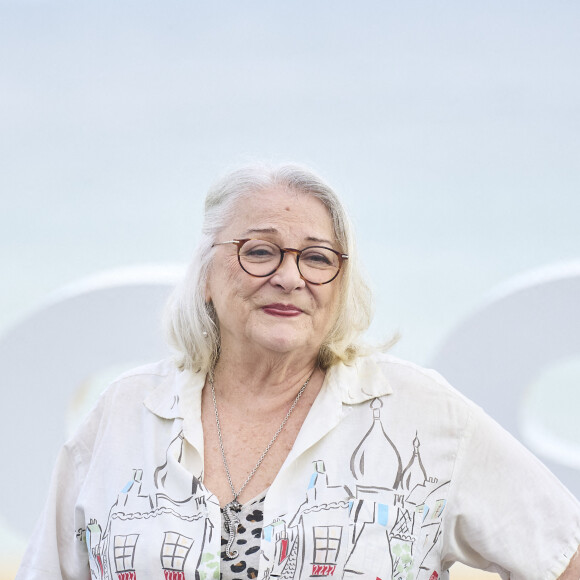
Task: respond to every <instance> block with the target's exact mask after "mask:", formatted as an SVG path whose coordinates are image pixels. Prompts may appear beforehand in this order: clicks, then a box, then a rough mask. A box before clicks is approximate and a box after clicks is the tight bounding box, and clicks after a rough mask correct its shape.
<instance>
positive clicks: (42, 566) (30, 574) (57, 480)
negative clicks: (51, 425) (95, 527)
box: [16, 444, 90, 580]
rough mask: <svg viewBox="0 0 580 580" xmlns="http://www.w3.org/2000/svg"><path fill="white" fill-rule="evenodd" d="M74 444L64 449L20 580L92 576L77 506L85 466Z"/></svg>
mask: <svg viewBox="0 0 580 580" xmlns="http://www.w3.org/2000/svg"><path fill="white" fill-rule="evenodd" d="M76 451H77V450H76V449H75V447H74V445H73V444H67V445H65V446H64V447H63V449H62V450H61V452H60V454H59V456H58V459H57V461H56V465H55V468H54V471H53V474H52V480H51V484H50V489H49V493H48V498H47V501H46V504H45V507H44V510H43V512H42V514H41V517H40V519H39V520H38V522H37V524H36V527H35V529H34V532H33V534H32V536H31V540H30V543H29V545H28V548H27V549H26V552H25V554H24V558H23V560H22V562H21V565H20V569H19V570H18V573H17V575H16V580H37V579H38V580H40V579H41V578H42V579H43V580H47V579H50V580H52V579H54V580H56V579H58V580H61V579H62V580H69V579H70V580H73V579H74V580H82V579H88V578H90V570H89V565H88V555H87V549H86V544H85V541H84V534H83V529H84V519H83V518H82V514H79V513H77V510H76V509H75V504H76V500H77V497H78V492H79V490H80V486H81V485H82V481H81V477H80V476H81V472H82V466H81V465H79V457H78V454H77V452H76Z"/></svg>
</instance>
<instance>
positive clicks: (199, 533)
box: [85, 434, 219, 580]
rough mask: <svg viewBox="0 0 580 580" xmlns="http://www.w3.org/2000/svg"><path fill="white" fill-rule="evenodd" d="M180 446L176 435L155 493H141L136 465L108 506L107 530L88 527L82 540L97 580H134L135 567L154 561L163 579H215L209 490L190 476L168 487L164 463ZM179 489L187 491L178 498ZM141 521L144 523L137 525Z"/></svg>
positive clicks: (156, 480)
mask: <svg viewBox="0 0 580 580" xmlns="http://www.w3.org/2000/svg"><path fill="white" fill-rule="evenodd" d="M182 445H183V435H182V434H180V435H179V436H178V437H177V438H176V439H174V441H172V443H171V445H170V446H169V448H168V450H167V461H166V463H165V464H164V465H162V466H160V467H159V468H157V470H156V471H155V474H154V476H153V478H152V479H153V482H154V485H153V489H154V490H155V491H154V493H144V492H143V491H142V488H143V470H141V469H134V470H133V478H132V479H131V480H130V481H129V482H128V483H127V485H126V486H125V487H124V488H123V489H122V490H121V492H120V493H119V495H118V497H117V501H116V502H115V504H114V505H113V506H112V507H111V510H110V512H109V517H108V520H107V523H106V525H105V528H104V529H103V528H102V527H101V525H100V524H99V523H98V522H96V521H95V520H92V521H91V522H90V524H89V525H88V526H87V528H86V530H85V541H86V543H87V546H88V549H89V561H90V564H91V573H92V576H93V578H94V579H95V580H138V577H139V573H138V571H139V568H141V569H142V570H144V569H145V570H150V569H151V565H152V560H154V562H153V564H154V565H156V566H157V567H158V568H159V570H160V573H161V571H162V573H163V575H164V578H165V580H196V579H198V578H216V579H217V578H219V554H218V553H216V554H212V553H211V552H208V545H209V544H210V543H211V540H212V536H213V534H214V530H213V525H212V523H211V521H210V519H209V517H208V509H207V498H208V497H209V494H208V493H207V490H205V489H204V488H203V486H202V484H201V483H200V482H199V480H198V479H197V478H195V477H194V476H191V482H190V485H189V486H185V487H184V486H183V485H182V484H183V481H180V482H178V483H179V484H180V485H172V482H171V480H170V475H169V471H168V469H167V466H168V464H169V463H170V462H171V461H175V458H176V457H177V458H179V457H181V446H182ZM178 473H181V474H183V470H181V471H179V472H178ZM177 489H186V490H188V492H187V494H186V495H185V496H184V497H179V496H178V495H176V490H177ZM168 492H169V493H168ZM182 493H183V492H182ZM141 521H147V525H145V526H141V525H136V523H137V524H139V523H140V522H141ZM155 554H156V555H157V556H156V557H155V556H152V555H155ZM186 564H187V565H188V566H187V570H189V571H190V572H189V574H188V573H186Z"/></svg>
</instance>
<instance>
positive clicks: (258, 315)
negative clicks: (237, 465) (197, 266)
mask: <svg viewBox="0 0 580 580" xmlns="http://www.w3.org/2000/svg"><path fill="white" fill-rule="evenodd" d="M234 216H235V217H234V218H233V220H232V221H231V222H230V224H229V225H228V226H227V227H225V228H224V229H223V230H222V232H221V233H220V235H219V237H218V240H217V241H218V242H224V241H227V240H232V239H240V238H242V239H243V238H258V239H261V240H266V241H270V242H274V243H275V244H278V245H279V246H280V247H282V248H296V249H299V250H301V249H303V248H305V247H306V246H312V245H322V246H327V247H329V248H333V249H335V250H341V249H342V248H338V245H337V243H336V240H335V238H334V232H333V228H332V221H331V218H330V215H329V213H328V210H327V209H326V207H325V206H324V204H323V203H322V202H321V201H320V200H318V199H316V198H314V197H311V196H308V195H304V194H300V193H295V192H288V191H287V190H285V189H282V188H274V189H268V190H266V191H260V192H256V193H253V194H251V195H249V196H246V197H244V198H242V199H241V200H240V201H239V202H238V203H237V206H236V208H235V212H234ZM340 276H341V275H340V274H339V276H338V278H336V279H335V280H334V281H333V282H330V283H329V284H324V285H322V286H316V285H313V284H309V283H308V282H305V281H304V280H302V278H300V273H299V272H298V268H297V266H296V257H295V255H293V254H286V255H285V256H284V260H283V262H282V264H281V266H280V267H279V268H278V270H276V272H274V273H273V274H271V275H270V276H267V277H265V278H256V277H253V276H250V275H249V274H247V273H246V272H244V270H242V268H241V267H240V264H239V263H238V258H237V247H236V246H235V244H225V245H221V246H216V248H215V256H214V260H213V263H212V266H211V268H210V272H209V276H208V282H207V286H206V299H207V300H211V301H212V302H213V305H214V308H215V310H216V313H217V317H218V320H219V325H220V334H221V348H222V353H224V354H225V353H226V352H227V349H228V348H235V349H236V348H237V349H239V348H240V347H242V348H247V349H248V353H250V352H251V351H252V350H253V351H255V352H260V351H263V350H264V349H265V350H267V351H270V352H275V353H279V354H285V353H300V352H302V353H303V354H304V356H306V357H308V358H311V357H312V356H315V355H316V353H318V350H319V348H320V345H321V344H322V342H323V340H324V338H325V337H326V335H327V334H328V332H329V330H330V328H331V327H332V324H333V323H334V321H335V318H336V315H337V312H336V311H337V307H338V298H339V288H340ZM255 347H257V348H255Z"/></svg>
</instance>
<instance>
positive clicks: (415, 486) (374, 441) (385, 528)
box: [262, 399, 448, 580]
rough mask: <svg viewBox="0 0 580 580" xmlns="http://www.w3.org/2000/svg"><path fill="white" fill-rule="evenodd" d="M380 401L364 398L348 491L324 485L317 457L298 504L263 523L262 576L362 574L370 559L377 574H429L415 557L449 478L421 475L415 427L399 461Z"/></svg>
mask: <svg viewBox="0 0 580 580" xmlns="http://www.w3.org/2000/svg"><path fill="white" fill-rule="evenodd" d="M382 406H383V402H382V401H381V400H380V399H374V400H373V401H371V403H370V408H371V411H372V422H371V425H370V427H369V429H368V431H367V432H366V434H365V435H364V437H363V438H362V440H361V441H360V443H359V444H358V445H357V446H356V447H355V449H354V451H353V453H352V456H351V460H350V469H351V473H352V475H353V478H354V480H355V482H356V484H355V487H354V493H353V492H352V491H351V490H350V489H349V488H348V487H347V486H346V485H338V486H331V485H329V482H328V475H327V473H326V469H325V464H324V461H322V460H318V461H315V462H314V472H313V474H312V477H311V480H310V482H309V485H308V489H307V491H306V500H305V501H304V503H303V504H302V505H301V506H300V507H299V509H298V510H297V512H296V513H295V514H294V515H292V516H288V517H286V516H285V517H281V518H279V519H277V520H275V521H273V522H272V523H270V524H269V525H267V526H265V527H264V530H263V539H264V542H263V543H262V545H263V546H264V549H263V551H262V557H263V558H264V564H265V566H264V567H265V568H266V570H265V572H264V573H263V575H262V579H263V580H268V579H271V578H280V579H291V578H306V577H312V578H324V577H329V576H334V575H336V576H338V577H341V578H344V579H354V578H357V579H360V578H361V577H362V576H364V575H365V574H366V575H367V576H368V573H369V562H372V563H373V566H374V567H373V570H372V576H373V578H377V580H390V579H391V578H392V579H394V580H420V579H421V578H423V577H425V580H427V579H428V578H429V577H430V576H431V574H432V572H433V570H429V569H428V568H426V567H425V568H422V567H421V564H422V562H423V561H424V560H425V558H426V556H427V555H428V554H429V552H430V551H431V550H432V549H433V547H434V546H435V544H436V542H437V540H438V538H439V534H440V527H441V516H442V513H443V510H444V508H445V499H444V498H446V495H447V487H448V482H446V483H443V484H440V483H438V481H437V479H436V478H433V477H429V476H428V475H427V471H426V469H425V466H424V465H423V460H422V458H421V453H420V446H421V442H420V440H419V436H418V434H415V437H414V439H413V441H412V442H410V445H409V447H410V448H412V451H410V453H409V455H410V459H409V461H408V463H406V465H405V467H403V462H402V460H401V454H400V453H399V450H398V449H397V447H396V446H395V444H394V443H393V441H392V440H391V438H390V437H389V436H388V435H387V432H386V431H385V428H384V425H383V423H382V420H381V408H382ZM377 483H379V485H377ZM419 538H420V539H421V545H417V542H418V539H419ZM417 559H419V560H418V562H419V575H418V576H415V573H414V572H413V571H412V568H415V570H416V566H414V564H415V563H416V562H415V561H416V560H417Z"/></svg>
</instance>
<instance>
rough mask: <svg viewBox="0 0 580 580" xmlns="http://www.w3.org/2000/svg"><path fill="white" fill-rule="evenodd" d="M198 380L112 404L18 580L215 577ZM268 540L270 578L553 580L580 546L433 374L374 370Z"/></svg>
mask: <svg viewBox="0 0 580 580" xmlns="http://www.w3.org/2000/svg"><path fill="white" fill-rule="evenodd" d="M204 381H205V377H204V376H202V375H201V374H193V373H190V372H188V371H179V370H177V369H176V368H175V366H174V364H173V363H172V362H171V361H170V360H166V361H162V362H161V363H156V364H153V365H148V366H146V367H141V368H139V369H136V370H134V371H131V372H129V373H126V374H125V375H123V376H122V377H121V378H119V379H118V380H117V381H116V382H115V383H114V384H113V385H112V386H111V387H110V388H108V389H107V390H106V391H105V393H104V394H103V395H102V396H101V398H100V400H99V403H98V404H97V406H96V408H95V409H94V410H93V411H92V412H91V413H90V415H89V416H88V418H87V419H86V420H85V422H84V424H83V426H82V427H81V429H80V430H79V431H78V432H77V434H76V435H75V436H74V437H73V438H72V439H71V440H70V441H68V442H67V443H66V445H65V446H64V448H63V450H62V451H61V454H60V456H59V459H58V461H57V465H56V468H55V472H54V475H53V480H52V484H51V490H50V495H49V498H48V502H47V505H46V507H45V510H44V512H43V516H42V518H41V520H40V521H39V523H38V525H37V529H36V531H35V533H34V535H33V539H32V542H31V544H30V546H29V548H28V550H27V552H26V555H25V557H24V560H23V562H22V565H21V568H20V570H19V573H18V575H17V580H33V579H40V578H42V580H51V579H61V578H62V579H63V580H72V579H75V580H78V579H89V578H91V577H92V578H93V579H94V580H146V579H165V580H197V579H215V580H218V579H219V573H220V572H219V569H220V560H219V554H220V536H221V534H220V525H221V519H220V508H219V504H218V501H217V499H216V497H215V496H214V495H213V494H212V493H211V492H210V491H209V490H208V489H206V488H205V487H204V485H203V464H204V460H203V449H204V446H203V432H202V424H201V391H202V388H203V385H204ZM260 542H261V550H260V566H259V573H258V576H257V577H258V578H259V580H266V579H273V578H280V579H295V580H298V579H305V578H326V577H336V578H344V579H352V578H358V579H360V578H363V579H371V580H387V579H389V580H391V579H393V580H394V579H396V580H438V579H440V578H441V579H446V578H448V568H449V567H450V566H451V565H452V564H453V563H454V562H456V561H460V562H463V563H465V564H468V565H470V566H473V567H477V568H481V569H486V570H490V571H493V572H497V573H499V574H500V575H501V576H502V578H504V579H506V578H511V579H512V580H544V579H554V578H557V577H558V576H559V575H560V574H561V573H562V572H563V571H564V569H565V568H566V566H567V564H568V562H569V560H570V558H571V557H572V555H573V554H574V553H575V551H576V549H577V547H578V545H579V544H580V506H579V504H578V502H577V501H576V500H575V499H574V497H573V496H572V495H571V494H570V493H569V492H568V491H567V490H566V489H565V488H564V487H563V486H562V485H561V484H560V483H559V482H558V481H557V480H556V479H555V478H554V477H553V476H552V475H551V474H550V472H549V471H548V470H547V469H546V468H545V467H544V466H543V465H542V464H541V463H540V462H539V461H538V460H537V459H536V458H535V457H534V456H533V455H531V454H530V453H529V452H528V451H527V450H526V449H525V448H524V447H523V446H521V445H520V444H519V443H518V442H517V441H516V440H515V439H514V438H513V437H511V436H510V435H509V434H508V433H507V432H506V431H504V430H503V429H502V428H501V427H499V426H498V425H497V424H496V423H495V422H494V421H493V420H491V419H490V418H489V417H488V416H487V415H486V414H485V413H484V412H483V411H482V410H481V409H480V408H479V407H477V406H476V405H475V404H473V403H472V402H470V401H468V400H467V399H465V398H464V397H463V396H462V395H461V394H459V393H458V392H457V391H455V390H454V389H453V388H452V387H450V386H449V385H448V384H447V383H446V382H445V381H444V380H443V379H442V378H441V377H440V376H439V375H438V374H437V373H435V372H433V371H429V370H425V369H421V368H420V367H418V366H416V365H413V364H411V363H408V362H404V361H401V360H399V359H396V358H394V357H392V356H390V355H375V356H372V357H364V358H360V359H358V361H357V362H356V364H354V365H352V366H345V365H336V366H334V367H332V368H331V369H330V370H329V371H328V372H327V374H326V378H325V381H324V384H323V387H322V389H321V391H320V393H319V395H318V397H317V399H316V401H315V402H314V405H313V406H312V408H311V410H310V412H309V414H308V416H307V417H306V420H305V422H304V424H303V426H302V429H301V430H300V432H299V434H298V437H297V439H296V442H295V444H294V446H293V448H292V450H291V451H290V454H289V455H288V457H287V459H286V461H285V463H284V465H283V466H282V468H281V470H280V472H279V473H278V475H277V477H276V478H275V480H274V482H273V483H272V485H271V487H270V488H269V490H268V493H267V496H266V500H265V503H264V520H263V528H262V535H261V539H260Z"/></svg>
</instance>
